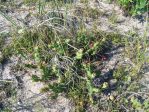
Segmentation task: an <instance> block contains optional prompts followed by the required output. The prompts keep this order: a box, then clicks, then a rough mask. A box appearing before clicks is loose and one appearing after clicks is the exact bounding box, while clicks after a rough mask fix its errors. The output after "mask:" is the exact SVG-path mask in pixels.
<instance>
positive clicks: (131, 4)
mask: <svg viewBox="0 0 149 112" xmlns="http://www.w3.org/2000/svg"><path fill="white" fill-rule="evenodd" d="M117 2H118V3H119V4H120V5H121V6H122V7H124V8H125V10H126V11H127V12H128V14H131V15H141V14H143V13H145V12H147V11H148V7H149V2H148V0H117Z"/></svg>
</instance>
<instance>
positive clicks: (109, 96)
mask: <svg viewBox="0 0 149 112" xmlns="http://www.w3.org/2000/svg"><path fill="white" fill-rule="evenodd" d="M24 2H25V3H26V4H30V3H33V2H34V3H37V2H38V3H39V2H40V1H37V0H34V1H32V2H31V1H29V0H25V1H24ZM59 2H60V3H61V4H64V3H63V2H64V1H57V0H56V1H54V2H52V3H55V4H58V3H59ZM68 3H70V2H68ZM82 3H87V1H86V0H84V1H82ZM118 3H120V5H122V6H123V7H124V8H125V9H126V10H128V11H129V13H130V14H132V15H136V14H142V13H143V12H146V11H147V8H148V1H147V0H137V1H135V0H120V1H118ZM38 5H39V7H40V8H39V10H38V13H39V15H38V14H37V16H41V15H43V13H45V12H44V5H45V4H40V3H39V4H38ZM69 5H70V4H69ZM56 6H57V5H56ZM56 6H53V7H56ZM60 6H61V7H62V5H60ZM58 8H59V7H56V9H58ZM79 11H80V12H79ZM79 11H78V12H76V13H80V16H81V15H83V17H84V16H85V17H86V18H87V17H89V18H92V19H93V20H96V19H98V16H99V15H101V14H102V13H101V12H100V11H98V9H92V8H89V7H86V8H82V9H81V10H79ZM50 14H51V15H50ZM50 14H49V15H50V17H51V16H52V19H51V18H50V17H49V18H50V19H51V20H52V21H51V20H50V19H49V18H48V20H46V22H49V23H51V24H50V25H49V24H48V23H47V24H42V23H44V21H43V22H42V23H41V24H40V25H38V26H37V27H36V28H35V27H31V28H27V27H25V28H20V29H19V27H17V28H18V29H17V30H15V31H14V32H12V33H11V38H12V40H11V43H10V44H9V45H7V46H4V43H5V36H3V35H2V36H1V35H0V53H1V52H2V54H3V58H1V57H0V63H1V62H2V61H3V59H5V58H7V59H8V58H10V57H11V56H16V57H17V56H19V57H20V58H22V59H23V60H26V62H27V63H24V62H22V63H20V66H21V68H22V69H24V70H25V69H28V68H30V69H38V70H39V71H40V73H41V75H37V74H31V75H32V76H31V77H32V80H33V81H34V82H42V83H44V84H45V87H44V88H42V89H41V92H43V93H45V92H51V94H50V98H52V99H56V98H57V97H58V96H59V95H61V94H64V95H65V96H66V97H67V98H69V99H71V100H72V102H73V103H74V105H75V111H76V112H85V111H87V110H88V109H89V108H90V107H97V109H98V110H97V111H104V112H106V111H107V112H119V111H120V112H121V111H132V112H133V111H136V112H139V111H143V112H148V111H149V99H148V93H145V92H143V91H141V90H140V88H141V89H142V88H144V87H142V85H141V84H140V82H139V81H140V79H141V78H142V74H143V69H144V65H145V64H147V63H148V60H149V59H148V57H146V56H145V55H146V51H147V48H148V47H149V45H148V40H147V37H146V35H144V36H143V37H141V36H140V35H138V34H135V33H132V32H130V34H128V35H129V36H128V35H127V36H126V35H121V34H119V33H110V32H104V31H102V30H97V29H96V27H95V28H93V29H90V30H89V29H87V28H85V25H84V23H83V22H84V21H83V20H82V21H83V22H82V21H81V22H80V23H81V24H79V25H78V28H77V29H75V28H73V25H72V26H69V25H68V23H67V20H65V21H64V19H65V18H64V16H63V15H62V14H61V13H59V12H58V14H57V13H55V12H52V13H50ZM114 17H115V15H113V16H111V18H110V20H111V22H112V23H113V24H114V20H115V19H116V18H114ZM46 22H45V23H46ZM53 23H54V24H53ZM58 26H63V27H64V28H65V27H66V29H64V31H63V32H61V30H59V29H56V28H57V27H58ZM67 27H68V29H67ZM61 28H62V27H61ZM144 34H146V32H144ZM119 48H121V49H122V51H121V52H120V53H121V55H120V56H121V59H122V62H117V63H116V64H115V67H113V69H111V70H107V71H106V73H105V74H103V73H102V69H103V68H104V67H105V63H106V62H108V61H109V60H110V58H111V56H110V55H108V52H110V51H112V50H113V49H119ZM2 89H3V88H2ZM0 91H1V89H0ZM9 91H10V90H9ZM9 91H8V92H9ZM0 98H1V97H0ZM4 110H5V109H4ZM6 111H7V110H6Z"/></svg>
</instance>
